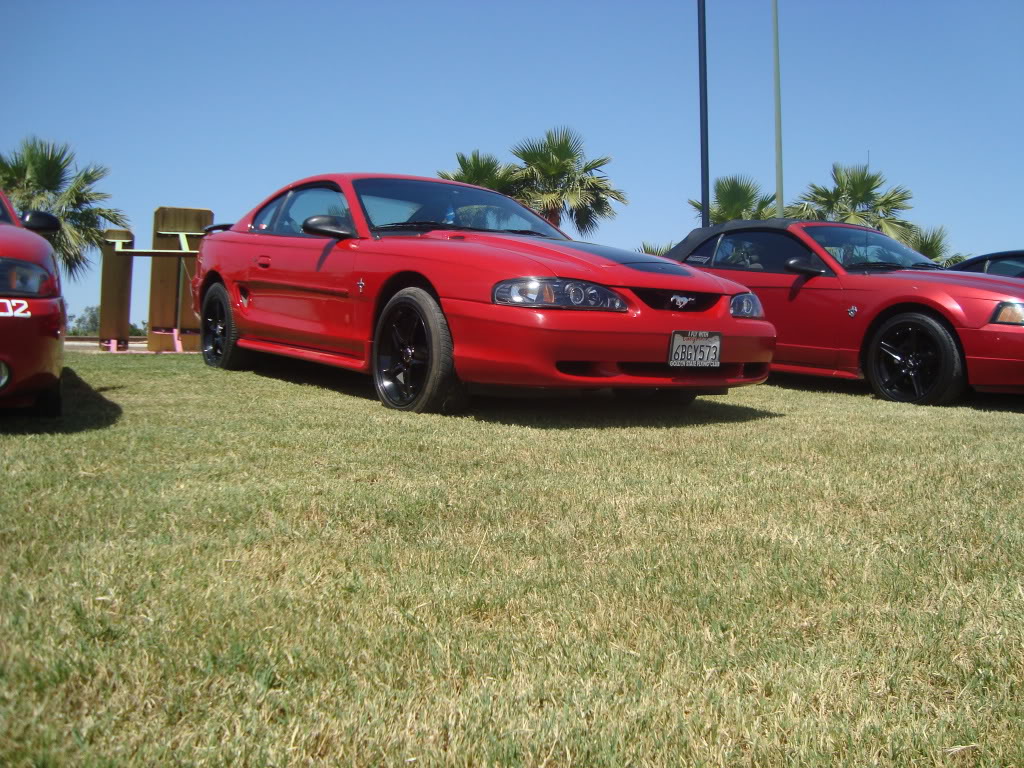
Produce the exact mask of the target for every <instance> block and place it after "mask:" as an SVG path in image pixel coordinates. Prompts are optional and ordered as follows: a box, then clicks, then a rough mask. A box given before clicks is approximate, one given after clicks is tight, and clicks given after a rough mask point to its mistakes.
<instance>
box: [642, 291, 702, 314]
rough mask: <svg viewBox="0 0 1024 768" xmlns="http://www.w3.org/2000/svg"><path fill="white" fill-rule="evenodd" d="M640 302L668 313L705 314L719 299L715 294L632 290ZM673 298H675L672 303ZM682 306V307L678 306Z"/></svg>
mask: <svg viewBox="0 0 1024 768" xmlns="http://www.w3.org/2000/svg"><path fill="white" fill-rule="evenodd" d="M631 290H632V291H633V293H635V294H636V295H637V296H638V297H639V298H640V300H641V301H642V302H643V303H644V304H646V305H647V306H649V307H650V308H651V309H662V310H666V311H668V312H706V311H707V310H709V309H711V307H713V306H714V305H715V303H716V302H717V301H718V299H719V298H721V295H720V294H717V293H697V292H695V291H667V290H664V289H663V288H632V289H631ZM673 297H677V298H676V300H675V301H673ZM680 303H681V304H683V306H682V307H680V306H678V305H679V304H680Z"/></svg>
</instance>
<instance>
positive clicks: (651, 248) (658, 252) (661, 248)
mask: <svg viewBox="0 0 1024 768" xmlns="http://www.w3.org/2000/svg"><path fill="white" fill-rule="evenodd" d="M674 245H675V243H669V244H668V245H658V244H657V243H648V242H647V241H646V240H641V241H640V247H639V248H637V249H636V251H637V253H646V254H648V255H650V256H664V255H665V254H666V253H668V252H669V251H670V250H672V246H674Z"/></svg>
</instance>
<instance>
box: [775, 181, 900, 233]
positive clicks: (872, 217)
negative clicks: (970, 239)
mask: <svg viewBox="0 0 1024 768" xmlns="http://www.w3.org/2000/svg"><path fill="white" fill-rule="evenodd" d="M884 184H885V176H883V175H882V174H881V173H878V172H872V171H869V170H868V167H867V165H842V164H840V163H833V165H832V186H831V187H823V186H820V185H818V184H811V185H809V186H808V187H807V191H806V192H804V193H803V194H802V195H800V197H799V198H797V201H796V203H794V204H792V205H790V206H789V207H787V208H786V215H787V216H792V217H794V218H799V219H816V220H819V221H844V222H846V223H848V224H861V225H864V226H868V227H874V228H875V229H877V230H879V231H881V232H883V233H884V234H886V235H889V236H890V237H894V238H896V239H897V240H900V241H903V242H906V241H907V238H909V237H911V234H912V232H913V230H914V225H913V224H911V223H910V222H909V221H907V220H906V219H904V218H902V213H903V211H908V210H910V208H911V207H912V206H911V204H910V200H911V198H912V197H913V196H914V195H913V193H912V192H911V191H910V190H909V189H907V188H906V187H903V186H895V187H891V188H889V189H887V190H885V191H882V186H883V185H884Z"/></svg>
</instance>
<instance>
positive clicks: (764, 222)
mask: <svg viewBox="0 0 1024 768" xmlns="http://www.w3.org/2000/svg"><path fill="white" fill-rule="evenodd" d="M794 224H830V225H834V226H841V227H854V228H856V229H870V227H861V226H859V225H857V224H846V223H844V222H841V221H819V220H817V219H732V220H731V221H726V222H723V223H721V224H714V225H712V226H710V227H697V228H696V229H694V230H693V231H691V232H690V234H688V235H687V236H686V237H685V238H683V241H682V242H680V243H677V244H676V245H674V246H673V247H672V248H671V250H669V252H668V253H666V254H665V256H667V257H668V258H670V259H675V260H676V261H683V260H684V259H685V258H686V257H687V256H689V255H690V253H691V252H692V251H693V250H694V249H695V248H696V247H697V246H698V245H700V244H701V243H703V242H704V241H705V240H707V239H708V238H710V237H714V236H715V235H719V234H721V233H723V232H735V231H737V230H750V229H777V230H787V229H789V228H790V227H791V226H793V225H794Z"/></svg>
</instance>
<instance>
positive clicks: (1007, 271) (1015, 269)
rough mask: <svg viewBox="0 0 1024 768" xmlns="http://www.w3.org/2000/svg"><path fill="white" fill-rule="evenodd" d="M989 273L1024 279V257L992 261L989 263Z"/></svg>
mask: <svg viewBox="0 0 1024 768" xmlns="http://www.w3.org/2000/svg"><path fill="white" fill-rule="evenodd" d="M988 273H989V274H990V275H1003V276H1005V277H1024V256H1019V257H1014V258H1009V259H992V261H990V262H989V263H988Z"/></svg>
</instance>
